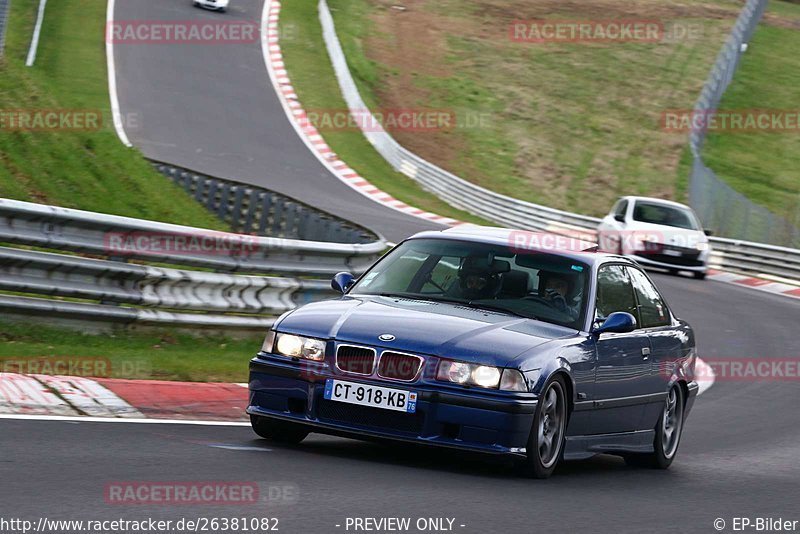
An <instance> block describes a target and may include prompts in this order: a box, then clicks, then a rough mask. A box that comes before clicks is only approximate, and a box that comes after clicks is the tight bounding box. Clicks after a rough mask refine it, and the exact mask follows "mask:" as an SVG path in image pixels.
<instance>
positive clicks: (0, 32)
mask: <svg viewBox="0 0 800 534" xmlns="http://www.w3.org/2000/svg"><path fill="white" fill-rule="evenodd" d="M10 7H11V0H0V57H3V50H4V49H5V45H6V26H8V12H9V8H10Z"/></svg>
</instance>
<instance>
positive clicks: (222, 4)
mask: <svg viewBox="0 0 800 534" xmlns="http://www.w3.org/2000/svg"><path fill="white" fill-rule="evenodd" d="M228 2H229V0H192V3H193V4H194V6H195V7H204V8H206V9H213V10H214V11H225V10H226V9H228Z"/></svg>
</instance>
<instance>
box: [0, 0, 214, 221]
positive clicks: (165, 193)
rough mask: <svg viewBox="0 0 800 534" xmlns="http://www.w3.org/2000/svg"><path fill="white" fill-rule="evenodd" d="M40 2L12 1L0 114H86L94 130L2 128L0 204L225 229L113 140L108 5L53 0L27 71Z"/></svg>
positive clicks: (1, 65) (0, 67) (96, 0)
mask: <svg viewBox="0 0 800 534" xmlns="http://www.w3.org/2000/svg"><path fill="white" fill-rule="evenodd" d="M37 7H38V2H32V1H27V0H24V1H19V2H18V1H14V2H11V13H10V21H9V27H8V32H7V35H6V51H5V57H4V59H3V60H2V61H1V62H0V112H2V111H6V112H8V111H24V112H29V113H30V112H34V111H35V110H67V111H70V110H92V111H99V112H101V113H102V116H103V121H102V127H101V128H99V129H96V130H92V131H68V130H65V129H62V130H57V131H32V130H30V129H28V130H19V129H14V128H11V127H9V126H8V125H7V124H6V125H0V196H2V197H6V198H12V199H16V200H25V201H30V202H40V203H45V204H55V205H59V206H64V207H70V208H78V209H85V210H90V211H99V212H103V213H111V214H116V215H125V216H130V217H139V218H145V219H152V220H158V221H164V222H171V223H178V224H186V225H190V226H198V227H203V228H213V229H219V230H225V229H227V228H226V226H225V225H224V223H222V222H220V221H219V220H218V219H217V218H215V217H214V216H213V215H212V214H211V213H209V212H208V211H206V210H205V208H203V207H202V206H201V205H199V204H198V203H196V202H195V201H194V200H193V199H192V198H191V197H190V196H189V195H188V194H186V192H184V191H183V190H181V189H179V188H178V187H177V186H175V185H173V184H172V183H171V182H169V181H168V180H167V179H166V178H165V177H163V176H162V175H160V174H159V173H157V172H156V171H155V170H153V168H152V167H151V166H150V164H149V163H148V162H147V161H146V160H145V159H144V158H143V157H141V155H140V154H139V152H138V151H136V150H132V149H128V148H126V147H124V146H123V145H122V144H121V143H120V142H119V140H118V138H117V136H116V133H115V132H114V127H113V122H112V120H111V111H110V103H109V97H108V80H107V75H106V72H107V70H106V57H105V45H104V30H105V12H106V2H104V1H102V0H58V1H57V2H49V3H48V4H47V11H46V13H45V19H44V25H43V28H42V36H41V40H40V43H39V50H38V57H37V60H36V64H35V66H34V67H32V68H27V67H25V65H24V63H25V57H26V55H27V53H28V46H29V44H30V39H31V35H32V32H33V25H34V21H35V17H36V11H37Z"/></svg>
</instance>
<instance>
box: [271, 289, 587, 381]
mask: <svg viewBox="0 0 800 534" xmlns="http://www.w3.org/2000/svg"><path fill="white" fill-rule="evenodd" d="M276 330H278V331H279V332H289V333H294V334H299V335H305V336H310V337H317V338H322V339H334V340H336V341H343V342H348V343H357V344H363V345H369V346H373V347H382V348H390V349H394V350H399V351H405V352H414V353H421V354H431V355H435V356H441V357H446V358H453V359H456V360H462V361H467V362H475V363H483V364H487V365H497V366H508V365H510V364H511V363H512V362H513V361H514V360H515V359H516V358H517V357H518V356H520V355H521V354H522V353H524V352H526V351H528V350H530V349H532V348H535V347H537V346H539V345H542V344H543V343H547V342H548V341H552V340H554V339H559V338H564V337H571V336H574V335H576V334H577V331H576V330H574V329H570V328H565V327H560V326H557V325H552V324H549V323H544V322H541V321H536V320H531V319H524V318H520V317H514V316H510V315H506V314H501V313H495V312H491V311H484V310H476V309H471V308H466V307H462V306H458V305H454V304H450V303H443V302H429V301H418V300H411V299H400V298H393V297H377V296H375V297H373V296H359V297H344V298H342V299H339V300H331V301H324V302H317V303H314V304H309V305H306V306H304V307H302V308H299V309H297V310H295V311H293V312H291V313H289V314H288V315H286V316H285V317H284V318H283V319H282V320H281V321H280V323H279V324H278V325H277V326H276ZM381 334H391V335H393V336H395V339H394V340H393V341H391V342H383V341H381V340H379V339H378V336H380V335H381Z"/></svg>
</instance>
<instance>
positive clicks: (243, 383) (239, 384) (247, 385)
mask: <svg viewBox="0 0 800 534" xmlns="http://www.w3.org/2000/svg"><path fill="white" fill-rule="evenodd" d="M236 385H237V386H242V387H243V388H246V387H250V384H248V383H247V382H238V383H237V384H236Z"/></svg>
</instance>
